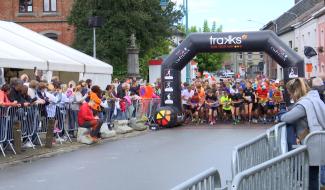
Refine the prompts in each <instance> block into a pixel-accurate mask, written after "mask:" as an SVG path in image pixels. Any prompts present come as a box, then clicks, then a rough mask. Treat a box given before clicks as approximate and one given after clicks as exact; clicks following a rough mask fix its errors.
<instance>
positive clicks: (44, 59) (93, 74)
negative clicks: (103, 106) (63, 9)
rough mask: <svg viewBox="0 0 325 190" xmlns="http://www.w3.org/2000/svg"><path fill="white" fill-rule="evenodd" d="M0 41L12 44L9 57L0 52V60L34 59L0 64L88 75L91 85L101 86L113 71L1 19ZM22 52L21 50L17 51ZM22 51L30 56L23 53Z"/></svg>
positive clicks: (105, 64) (102, 63)
mask: <svg viewBox="0 0 325 190" xmlns="http://www.w3.org/2000/svg"><path fill="white" fill-rule="evenodd" d="M0 42H2V44H6V45H7V46H10V47H11V49H10V50H9V52H15V53H12V54H11V57H8V56H5V55H2V54H1V53H0V60H1V59H5V58H7V60H8V62H10V61H9V60H12V61H14V60H16V59H18V60H20V59H19V57H25V58H30V59H31V58H32V57H33V58H35V59H32V60H29V61H28V59H27V60H26V59H21V60H22V63H20V62H19V61H18V62H19V63H17V64H8V63H6V64H5V63H4V62H5V60H4V62H3V63H2V62H0V67H8V66H10V67H11V68H23V69H25V68H34V67H37V68H38V69H39V70H46V71H65V72H78V73H79V79H86V78H91V79H93V83H94V84H98V85H100V86H101V87H102V88H104V87H105V86H106V84H108V83H110V82H111V75H112V73H113V68H112V66H111V65H109V64H107V63H105V62H102V61H100V60H98V59H95V58H93V57H90V56H88V55H86V54H84V53H82V52H80V51H77V50H75V49H73V48H71V47H69V46H66V45H64V44H61V43H59V42H57V41H54V40H51V39H49V38H47V37H45V36H43V35H41V34H38V33H36V32H34V31H32V30H29V29H27V28H25V27H22V26H20V25H18V24H15V23H12V22H5V21H0ZM0 46H1V44H0ZM4 48H5V46H4ZM0 51H1V48H0ZM21 52H23V53H22V54H20V53H21ZM7 54H10V53H7ZM23 54H25V55H26V54H28V55H29V56H23ZM25 60H26V61H25ZM36 60H37V61H39V62H36ZM33 61H34V62H33ZM24 64H25V65H29V66H25V65H24ZM44 64H45V65H44Z"/></svg>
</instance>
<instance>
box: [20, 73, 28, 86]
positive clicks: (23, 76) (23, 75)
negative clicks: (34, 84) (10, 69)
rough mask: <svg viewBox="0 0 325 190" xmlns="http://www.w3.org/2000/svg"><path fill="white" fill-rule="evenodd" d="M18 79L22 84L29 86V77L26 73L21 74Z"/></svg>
mask: <svg viewBox="0 0 325 190" xmlns="http://www.w3.org/2000/svg"><path fill="white" fill-rule="evenodd" d="M20 80H22V81H23V83H24V85H26V86H29V77H28V75H27V74H22V75H21V76H20Z"/></svg>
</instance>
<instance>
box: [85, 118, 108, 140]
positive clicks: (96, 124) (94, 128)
mask: <svg viewBox="0 0 325 190" xmlns="http://www.w3.org/2000/svg"><path fill="white" fill-rule="evenodd" d="M102 124H103V122H102V121H101V120H100V119H99V120H97V119H95V120H91V121H86V122H85V123H84V124H83V125H81V126H80V127H83V128H87V129H90V136H92V137H97V136H98V134H99V131H100V127H101V126H102Z"/></svg>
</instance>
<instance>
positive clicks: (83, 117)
mask: <svg viewBox="0 0 325 190" xmlns="http://www.w3.org/2000/svg"><path fill="white" fill-rule="evenodd" d="M94 104H95V102H93V101H92V100H90V101H89V102H88V103H87V102H84V103H83V104H82V105H81V107H80V111H79V114H78V124H79V127H82V128H87V129H90V137H91V139H92V140H93V141H94V142H97V141H98V139H97V136H98V133H99V131H100V128H101V126H102V124H103V122H102V121H101V120H100V119H99V117H98V116H94V114H93V112H92V109H91V108H92V107H93V106H94Z"/></svg>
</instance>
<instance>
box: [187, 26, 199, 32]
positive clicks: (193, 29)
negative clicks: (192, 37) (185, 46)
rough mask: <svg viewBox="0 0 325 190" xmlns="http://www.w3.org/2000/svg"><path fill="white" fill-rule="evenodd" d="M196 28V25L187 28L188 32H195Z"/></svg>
mask: <svg viewBox="0 0 325 190" xmlns="http://www.w3.org/2000/svg"><path fill="white" fill-rule="evenodd" d="M197 31H198V30H197V28H196V26H191V28H190V29H189V33H193V32H197Z"/></svg>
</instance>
